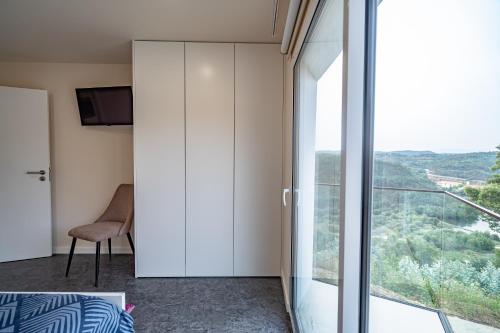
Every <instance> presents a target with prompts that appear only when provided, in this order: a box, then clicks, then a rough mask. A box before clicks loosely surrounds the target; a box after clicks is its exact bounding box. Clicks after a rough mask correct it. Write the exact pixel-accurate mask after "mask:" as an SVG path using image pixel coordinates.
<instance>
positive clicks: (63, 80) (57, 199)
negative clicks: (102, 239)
mask: <svg viewBox="0 0 500 333" xmlns="http://www.w3.org/2000/svg"><path fill="white" fill-rule="evenodd" d="M131 70H132V69H131V65H122V64H120V65H116V64H75V63H71V64H70V63H1V62H0V85H3V86H13V87H22V88H35V89H46V90H48V92H49V107H50V111H49V112H50V137H51V166H52V172H53V177H52V205H53V207H52V209H53V236H54V237H53V246H54V251H55V252H56V253H68V252H69V246H70V241H71V239H70V237H68V235H67V233H68V230H69V229H71V228H72V227H74V226H77V225H80V224H86V223H91V222H93V221H94V219H96V218H97V217H98V216H99V215H100V214H101V213H102V211H103V210H104V209H105V208H106V206H107V204H108V203H109V200H110V199H111V197H112V195H113V193H114V190H115V189H116V187H117V186H118V184H120V183H132V181H133V158H132V127H131V126H115V127H101V126H98V127H82V126H81V125H80V118H79V114H78V107H77V104H76V97H75V88H77V87H95V86H113V85H131V82H132V74H131ZM103 246H105V247H106V246H107V244H106V245H104V244H103ZM94 251H95V246H94V245H93V244H92V243H88V242H84V241H81V240H79V241H78V242H77V249H76V252H77V253H78V252H80V253H81V252H88V253H94ZM113 251H114V252H115V253H118V252H129V246H128V243H127V240H126V237H122V239H116V240H115V241H114V242H113ZM106 252H107V250H103V253H106Z"/></svg>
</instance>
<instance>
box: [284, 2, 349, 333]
mask: <svg viewBox="0 0 500 333" xmlns="http://www.w3.org/2000/svg"><path fill="white" fill-rule="evenodd" d="M343 6H344V5H343V1H341V0H327V1H324V2H321V3H320V5H319V6H318V8H317V12H316V16H315V20H314V22H313V24H312V25H311V27H310V29H309V33H308V36H307V37H306V41H305V43H304V44H303V47H302V50H301V53H300V56H299V59H298V60H297V63H296V65H295V98H296V107H295V113H294V131H295V135H294V184H293V186H294V189H293V190H294V198H295V200H294V211H293V215H294V234H295V237H294V238H295V239H294V285H293V312H294V313H293V315H294V318H295V322H296V325H297V326H298V327H297V328H298V329H299V330H300V332H318V333H321V332H329V333H331V332H336V331H337V310H338V278H339V221H340V209H341V208H340V193H341V190H342V188H341V181H340V179H341V176H342V167H341V138H342V78H343V76H342V75H343V74H342V73H343V64H342V62H343V61H342V46H343V39H342V38H343V37H342V24H343V22H342V16H343Z"/></svg>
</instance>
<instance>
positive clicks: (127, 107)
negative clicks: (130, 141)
mask: <svg viewBox="0 0 500 333" xmlns="http://www.w3.org/2000/svg"><path fill="white" fill-rule="evenodd" d="M75 90H76V99H77V101H78V110H79V111H80V121H81V123H82V126H99V125H106V126H111V125H132V124H133V112H132V88H131V87H130V86H125V87H101V88H77V89H75Z"/></svg>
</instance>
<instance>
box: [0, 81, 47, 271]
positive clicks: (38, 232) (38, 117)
mask: <svg viewBox="0 0 500 333" xmlns="http://www.w3.org/2000/svg"><path fill="white" fill-rule="evenodd" d="M49 165H50V152H49V112H48V97H47V91H45V90H34V89H22V88H10V87H0V214H1V215H0V216H1V217H0V262H5V261H13V260H22V259H30V258H37V257H47V256H51V255H52V225H51V220H52V216H51V203H50V200H51V198H50V179H49Z"/></svg>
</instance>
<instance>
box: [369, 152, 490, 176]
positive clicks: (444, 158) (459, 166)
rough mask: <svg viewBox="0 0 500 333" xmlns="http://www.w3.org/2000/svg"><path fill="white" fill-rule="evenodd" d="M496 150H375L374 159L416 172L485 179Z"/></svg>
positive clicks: (488, 174)
mask: <svg viewBox="0 0 500 333" xmlns="http://www.w3.org/2000/svg"><path fill="white" fill-rule="evenodd" d="M495 158H496V152H477V153H461V154H450V153H434V152H431V151H393V152H376V153H375V159H376V160H379V161H385V162H392V163H398V164H401V165H404V166H406V167H408V168H410V169H412V170H415V171H416V172H418V173H421V172H425V170H426V169H428V170H430V171H431V172H432V173H433V174H436V175H442V176H448V177H457V178H464V179H467V180H482V181H485V180H486V179H488V177H490V176H491V174H492V171H491V169H490V168H491V166H492V165H494V164H495Z"/></svg>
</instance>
